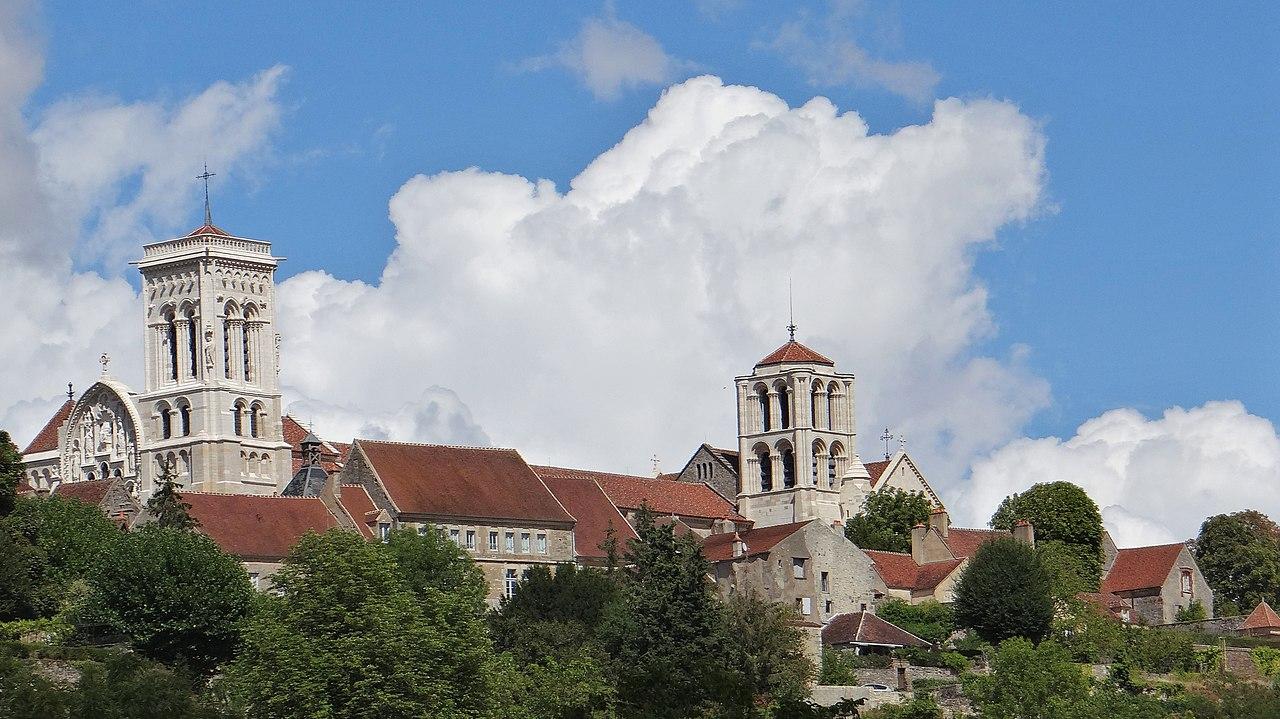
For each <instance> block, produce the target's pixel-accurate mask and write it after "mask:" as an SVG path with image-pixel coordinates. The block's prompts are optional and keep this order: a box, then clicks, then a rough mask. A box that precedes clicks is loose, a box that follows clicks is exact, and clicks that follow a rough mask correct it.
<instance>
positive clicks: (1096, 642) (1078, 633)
mask: <svg viewBox="0 0 1280 719" xmlns="http://www.w3.org/2000/svg"><path fill="white" fill-rule="evenodd" d="M1053 638H1054V640H1055V641H1057V642H1058V643H1059V644H1061V645H1062V646H1063V647H1064V648H1065V649H1066V650H1067V651H1068V652H1069V653H1070V654H1071V658H1072V659H1073V660H1074V661H1078V662H1089V663H1097V662H1110V661H1112V660H1113V659H1115V658H1116V657H1118V656H1120V655H1121V654H1122V653H1123V651H1124V647H1125V629H1124V625H1122V624H1121V623H1120V622H1119V621H1118V620H1117V619H1116V618H1114V617H1112V616H1111V615H1109V614H1106V613H1104V612H1103V611H1102V610H1101V609H1099V608H1098V607H1096V606H1094V605H1092V604H1090V603H1088V602H1083V601H1080V600H1078V599H1074V598H1073V599H1067V600H1064V601H1063V602H1062V604H1061V610H1060V611H1058V612H1056V613H1055V614H1054V618H1053Z"/></svg>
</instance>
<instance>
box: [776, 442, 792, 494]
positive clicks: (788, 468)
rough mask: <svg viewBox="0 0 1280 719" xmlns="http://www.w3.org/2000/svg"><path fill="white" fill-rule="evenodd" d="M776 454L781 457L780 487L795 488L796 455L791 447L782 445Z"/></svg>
mask: <svg viewBox="0 0 1280 719" xmlns="http://www.w3.org/2000/svg"><path fill="white" fill-rule="evenodd" d="M778 454H780V455H782V487H783V488H784V489H791V488H792V487H794V486H796V453H795V452H794V451H793V450H792V449H791V445H789V444H784V445H782V446H781V447H779V448H778Z"/></svg>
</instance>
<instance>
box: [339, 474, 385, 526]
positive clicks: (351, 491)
mask: <svg viewBox="0 0 1280 719" xmlns="http://www.w3.org/2000/svg"><path fill="white" fill-rule="evenodd" d="M338 494H339V497H338V506H340V507H342V509H343V511H345V512H346V513H347V515H348V516H350V517H351V519H352V521H354V522H355V523H356V528H357V529H359V530H360V533H361V534H363V535H364V536H365V537H372V536H373V525H372V522H373V521H374V518H375V517H376V516H377V514H378V508H377V507H376V506H374V504H373V498H372V497H370V496H369V492H368V491H367V490H365V488H364V487H363V486H362V485H359V484H344V485H341V486H339V487H338Z"/></svg>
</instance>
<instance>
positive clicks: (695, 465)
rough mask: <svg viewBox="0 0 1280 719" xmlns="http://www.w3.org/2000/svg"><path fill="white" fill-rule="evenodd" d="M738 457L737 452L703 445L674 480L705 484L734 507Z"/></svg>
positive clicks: (736, 498)
mask: <svg viewBox="0 0 1280 719" xmlns="http://www.w3.org/2000/svg"><path fill="white" fill-rule="evenodd" d="M739 456H740V455H739V454H738V451H737V450H733V449H720V448H718V447H712V446H711V445H709V444H705V443H704V444H703V445H702V446H700V447H698V449H697V451H695V452H694V453H693V456H692V457H690V458H689V461H688V462H687V463H686V464H685V465H684V469H682V470H680V472H679V473H677V475H676V479H677V480H679V481H681V482H699V483H701V484H705V485H707V486H708V487H711V488H712V489H714V490H715V491H716V494H719V495H720V496H721V497H724V498H725V499H727V500H729V501H730V502H733V503H734V504H735V505H736V503H737V501H738V491H739V486H738V462H739Z"/></svg>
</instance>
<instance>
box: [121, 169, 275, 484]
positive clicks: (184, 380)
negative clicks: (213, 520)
mask: <svg viewBox="0 0 1280 719" xmlns="http://www.w3.org/2000/svg"><path fill="white" fill-rule="evenodd" d="M206 174H207V173H206ZM206 180H207V177H206ZM206 192H207V190H206ZM207 203H208V200H207V195H206V205H205V207H206V211H205V224H204V226H202V227H200V228H198V229H196V230H194V231H193V232H191V233H190V234H188V235H186V236H183V237H178V238H176V239H172V240H165V241H163V242H156V243H152V244H149V245H146V246H144V247H143V253H142V259H141V260H138V261H137V262H134V263H133V264H134V265H136V266H137V267H138V270H139V271H140V272H141V273H142V301H143V320H144V323H145V327H144V331H145V340H144V346H145V367H146V378H145V391H144V392H143V393H142V394H141V395H139V396H138V397H137V403H138V405H139V409H140V414H141V416H142V422H143V424H144V426H145V433H144V434H145V436H146V437H147V441H146V443H145V444H144V445H143V447H142V448H141V449H142V451H141V454H142V457H141V460H142V461H141V466H142V468H143V470H144V471H143V473H142V486H141V488H140V489H141V490H142V493H143V494H144V495H146V494H149V493H150V491H151V489H152V487H153V486H154V482H155V480H156V477H157V476H158V475H159V473H160V469H161V467H162V466H163V465H164V464H165V463H172V465H173V467H174V470H175V472H176V473H177V474H178V476H179V479H178V481H179V482H181V483H182V485H183V486H184V487H185V488H186V489H188V490H195V491H204V492H244V493H252V494H273V493H276V492H278V491H279V490H280V489H282V488H283V487H284V485H285V483H286V482H287V481H288V479H289V477H290V475H291V473H292V466H291V458H290V448H289V445H288V444H287V443H285V441H284V436H283V430H282V423H281V399H280V384H279V377H278V367H277V364H278V362H279V336H278V335H277V334H276V330H275V269H276V266H277V265H278V264H279V263H280V261H281V260H282V259H284V258H282V257H275V256H273V255H272V254H271V245H270V243H267V242H262V241H260V240H252V239H247V238H244V237H236V236H234V235H231V234H229V233H227V232H225V231H224V230H222V229H219V228H218V227H215V226H214V225H213V224H212V221H211V218H210V217H209V213H208V204H207Z"/></svg>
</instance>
